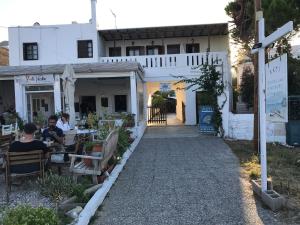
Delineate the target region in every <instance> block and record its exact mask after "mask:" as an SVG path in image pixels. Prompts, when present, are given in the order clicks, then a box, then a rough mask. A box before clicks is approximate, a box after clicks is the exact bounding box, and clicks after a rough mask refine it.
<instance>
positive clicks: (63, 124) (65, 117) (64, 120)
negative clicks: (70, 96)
mask: <svg viewBox="0 0 300 225" xmlns="http://www.w3.org/2000/svg"><path fill="white" fill-rule="evenodd" d="M69 119H70V115H69V114H68V113H62V114H61V118H60V119H58V120H57V123H56V126H57V127H58V128H60V129H62V130H63V131H69V130H71V127H70V124H69Z"/></svg>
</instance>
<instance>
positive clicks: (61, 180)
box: [37, 172, 74, 202]
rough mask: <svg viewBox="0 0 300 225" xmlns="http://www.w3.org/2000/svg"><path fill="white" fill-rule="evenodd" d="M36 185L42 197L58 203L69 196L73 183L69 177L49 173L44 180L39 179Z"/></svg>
mask: <svg viewBox="0 0 300 225" xmlns="http://www.w3.org/2000/svg"><path fill="white" fill-rule="evenodd" d="M37 184H38V186H39V188H40V192H41V194H42V195H44V196H46V197H49V198H50V199H51V200H52V201H55V202H58V201H60V200H61V199H62V198H63V197H64V196H69V195H70V194H71V193H72V189H73V185H74V182H73V181H72V179H71V178H70V177H66V176H59V175H57V174H52V173H51V172H50V173H48V174H46V175H45V177H44V179H40V178H39V179H38V180H37Z"/></svg>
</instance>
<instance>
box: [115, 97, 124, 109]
mask: <svg viewBox="0 0 300 225" xmlns="http://www.w3.org/2000/svg"><path fill="white" fill-rule="evenodd" d="M126 111H127V96H126V95H115V112H126Z"/></svg>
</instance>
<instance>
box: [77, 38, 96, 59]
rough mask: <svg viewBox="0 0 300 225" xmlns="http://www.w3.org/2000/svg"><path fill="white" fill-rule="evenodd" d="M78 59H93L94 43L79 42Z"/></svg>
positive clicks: (89, 41) (88, 41) (87, 41)
mask: <svg viewBox="0 0 300 225" xmlns="http://www.w3.org/2000/svg"><path fill="white" fill-rule="evenodd" d="M77 51H78V58H93V41H92V40H84V41H77Z"/></svg>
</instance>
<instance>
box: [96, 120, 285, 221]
mask: <svg viewBox="0 0 300 225" xmlns="http://www.w3.org/2000/svg"><path fill="white" fill-rule="evenodd" d="M93 224H94V225H100V224H105V225H109V224H111V225H119V224H120V225H126V224H128V225H129V224H130V225H135V224H136V225H158V224H164V225H168V224H178V225H188V224H226V225H228V224H268V225H269V224H279V223H278V222H276V218H274V215H273V213H272V212H271V211H269V210H266V209H264V208H262V207H261V205H260V203H257V202H256V201H255V199H254V198H253V194H252V191H251V189H250V187H249V183H248V182H247V181H245V180H244V179H242V178H241V177H240V172H239V164H238V160H237V158H236V157H235V156H234V155H233V153H232V152H231V150H230V149H229V147H228V146H227V145H226V144H224V142H223V140H222V139H220V138H217V137H212V136H202V135H199V133H198V131H197V129H196V128H195V127H183V126H182V127H165V128H160V127H151V128H148V129H147V132H146V134H145V135H144V137H143V138H142V140H141V142H140V143H139V145H138V147H137V149H136V150H135V152H134V153H133V155H132V156H131V158H130V159H129V161H128V162H127V164H126V167H125V169H124V171H123V172H122V173H121V174H120V176H119V178H118V180H117V182H116V183H115V185H114V186H113V188H112V189H111V191H110V193H109V196H108V197H107V198H106V199H105V201H104V203H103V205H102V206H101V207H100V209H99V210H98V212H97V214H96V219H95V220H94V222H93Z"/></svg>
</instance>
